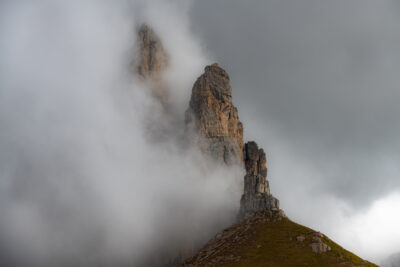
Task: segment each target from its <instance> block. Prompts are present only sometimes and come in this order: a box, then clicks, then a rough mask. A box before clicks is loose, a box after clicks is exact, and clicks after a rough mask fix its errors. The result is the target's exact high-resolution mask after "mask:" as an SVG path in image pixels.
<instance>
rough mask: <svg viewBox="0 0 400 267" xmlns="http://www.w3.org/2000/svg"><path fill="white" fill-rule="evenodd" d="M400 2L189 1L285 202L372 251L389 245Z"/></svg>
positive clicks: (340, 238) (395, 206)
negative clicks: (226, 74) (381, 211)
mask: <svg viewBox="0 0 400 267" xmlns="http://www.w3.org/2000/svg"><path fill="white" fill-rule="evenodd" d="M399 12H400V10H399V2H398V1H391V0H384V1H373V0H371V1H370V0H366V1H364V0H354V1H346V0H338V1H329V0H326V1H325V0H322V1H316V0H303V1H296V0H281V1H258V0H248V1H245V2H244V1H239V0H232V1H229V3H228V1H212V0H201V1H195V4H194V6H193V8H192V9H191V10H190V14H191V20H192V29H193V32H194V33H195V34H196V35H198V36H200V37H201V39H202V40H203V42H204V44H205V46H206V48H207V51H208V52H209V53H210V54H211V55H212V56H214V57H215V58H216V59H217V61H218V62H219V63H220V65H221V66H223V67H224V68H226V70H227V71H228V73H229V74H230V77H231V80H232V81H231V82H232V88H233V96H234V102H235V105H236V106H237V107H238V110H239V115H240V118H241V120H242V122H243V123H244V129H245V138H246V139H247V140H251V139H254V140H256V141H257V142H258V143H259V144H260V145H261V146H262V147H263V148H264V150H265V151H266V154H267V159H268V167H269V169H268V170H269V171H268V173H269V177H268V179H269V180H270V185H271V192H272V193H273V194H274V195H275V196H277V197H278V198H279V200H280V202H281V207H282V208H283V209H284V210H285V212H286V214H288V216H289V217H290V218H292V219H293V220H295V221H297V222H300V223H303V224H305V225H308V226H310V227H313V228H315V229H317V230H320V231H322V232H324V233H325V234H327V235H328V236H329V237H330V238H332V239H333V240H335V241H336V242H338V243H339V244H341V245H342V246H343V247H345V248H347V249H349V250H351V251H353V252H355V253H356V254H358V255H360V256H361V257H363V258H366V259H369V260H373V261H375V262H377V263H379V261H380V259H381V258H383V257H385V256H386V255H389V254H391V253H395V252H398V251H399V249H400V238H399V234H400V232H399V231H400V230H399V228H398V227H393V223H397V224H399V218H396V216H397V215H396V214H397V213H398V211H399V208H400V202H399V201H398V198H396V197H393V196H396V195H397V194H398V192H399V191H400V179H399V177H400V170H399V165H398V162H399V145H400V142H399V137H398V132H399V131H400V119H399V116H398V114H399V112H400V110H399V105H398V102H399V99H400V98H399V97H400V95H399V93H400V90H399V79H398V70H399V69H400V64H399V62H400V60H399V59H400V53H399V47H400V28H399V25H400V19H399V18H400V17H399ZM381 203H386V205H381ZM382 206H383V207H384V210H385V212H384V213H383V214H382V213H380V211H379V212H378V210H379V209H378V208H377V207H382ZM375 217H376V218H375ZM361 218H362V219H361ZM377 218H379V220H376V219H377ZM354 221H358V222H360V223H361V221H363V224H364V226H361V225H360V224H354V223H353V222H354ZM371 222H374V223H371ZM367 226H368V227H367ZM360 229H362V230H360ZM371 233H373V234H371ZM377 240H380V241H379V242H378V241H377Z"/></svg>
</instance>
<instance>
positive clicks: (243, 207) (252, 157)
mask: <svg viewBox="0 0 400 267" xmlns="http://www.w3.org/2000/svg"><path fill="white" fill-rule="evenodd" d="M244 162H245V167H246V175H245V177H244V192H243V195H242V198H241V199H240V211H239V217H240V218H244V217H246V216H248V215H252V214H254V213H256V212H258V211H266V210H267V211H273V210H279V200H278V199H276V198H275V197H273V196H272V195H271V193H270V190H269V183H268V180H267V159H266V157H265V153H264V150H263V149H262V148H261V149H259V148H258V146H257V144H256V143H255V142H253V141H252V142H248V143H246V145H245V148H244Z"/></svg>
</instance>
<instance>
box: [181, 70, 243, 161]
mask: <svg viewBox="0 0 400 267" xmlns="http://www.w3.org/2000/svg"><path fill="white" fill-rule="evenodd" d="M186 125H187V126H188V127H189V128H190V129H191V130H193V131H194V133H195V134H196V135H197V137H198V143H199V146H200V149H201V150H202V151H203V152H206V153H207V154H210V155H211V156H212V157H213V158H214V159H215V160H217V161H219V162H225V163H226V164H235V163H239V164H242V162H243V125H242V123H241V122H240V120H239V116H238V111H237V109H236V107H235V106H234V105H233V104H232V88H231V85H230V80H229V76H228V74H227V73H226V71H225V70H224V69H222V68H221V67H219V66H218V64H212V65H210V66H207V67H206V68H205V72H204V74H203V75H201V76H200V77H199V78H198V79H197V81H196V82H195V84H194V86H193V89H192V96H191V99H190V103H189V108H188V110H187V111H186Z"/></svg>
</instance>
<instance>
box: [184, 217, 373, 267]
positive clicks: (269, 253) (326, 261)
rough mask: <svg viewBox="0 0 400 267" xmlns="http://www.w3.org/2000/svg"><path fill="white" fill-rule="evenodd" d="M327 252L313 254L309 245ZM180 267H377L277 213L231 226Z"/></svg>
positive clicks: (323, 236) (252, 218)
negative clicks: (322, 248)
mask: <svg viewBox="0 0 400 267" xmlns="http://www.w3.org/2000/svg"><path fill="white" fill-rule="evenodd" d="M313 243H314V245H313V246H316V247H324V248H325V250H326V252H321V251H319V252H314V251H313V248H312V245H311V244H313ZM181 266H232V267H234V266H237V267H239V266H240V267H242V266H243V267H244V266H265V267H275V266H308V267H311V266H343V267H344V266H377V265H375V264H372V263H370V262H368V261H364V260H363V259H361V258H359V257H358V256H356V255H354V254H353V253H351V252H349V251H347V250H345V249H344V248H342V247H341V246H339V245H338V244H336V243H335V242H333V241H332V240H330V239H329V238H328V237H326V236H325V235H323V234H321V233H318V232H315V231H314V230H312V229H310V228H307V227H305V226H302V225H299V224H297V223H295V222H292V221H291V220H289V219H287V218H286V217H281V216H280V215H279V213H278V212H275V213H272V214H271V213H268V212H266V213H263V214H258V215H256V216H253V217H251V218H250V219H247V220H245V221H242V222H240V223H238V224H236V225H233V226H231V227H229V228H227V229H226V230H224V231H223V232H221V233H220V234H218V235H217V236H216V237H215V238H214V239H213V240H211V241H210V242H209V243H208V244H207V245H206V246H205V247H204V248H202V249H201V250H200V251H198V252H197V253H196V254H195V255H194V256H192V257H190V258H189V259H187V260H186V261H184V262H183V263H182V264H181Z"/></svg>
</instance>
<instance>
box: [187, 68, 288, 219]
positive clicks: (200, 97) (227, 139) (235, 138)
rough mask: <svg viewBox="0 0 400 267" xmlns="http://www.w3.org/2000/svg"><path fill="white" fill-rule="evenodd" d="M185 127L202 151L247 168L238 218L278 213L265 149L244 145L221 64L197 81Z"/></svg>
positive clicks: (239, 123)
mask: <svg viewBox="0 0 400 267" xmlns="http://www.w3.org/2000/svg"><path fill="white" fill-rule="evenodd" d="M186 125H188V126H189V127H191V129H192V130H193V131H194V133H195V135H196V136H197V138H198V140H197V142H198V145H199V147H200V149H201V150H202V151H203V152H204V153H206V154H208V155H210V156H211V158H212V159H214V160H216V161H218V162H222V163H225V164H227V165H231V164H239V165H241V166H244V167H245V169H246V175H245V177H244V192H243V195H242V198H241V200H240V211H239V218H244V217H246V216H248V215H252V214H254V213H256V212H259V211H279V201H278V199H276V198H274V197H273V196H272V195H271V193H270V190H269V183H268V180H267V165H266V164H267V161H266V156H265V153H264V150H263V149H259V148H258V146H257V144H256V143H255V142H248V143H247V144H246V145H245V146H244V145H243V125H242V123H241V122H240V120H239V115H238V110H237V108H236V107H235V106H234V105H233V104H232V88H231V85H230V79H229V75H228V74H227V73H226V71H225V70H224V69H222V68H221V67H220V66H218V64H212V65H210V66H207V67H206V68H205V72H204V73H203V74H202V75H201V76H200V77H199V78H198V79H197V81H196V82H195V84H194V86H193V89H192V96H191V99H190V103H189V108H188V110H187V111H186ZM282 214H283V212H282Z"/></svg>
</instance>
